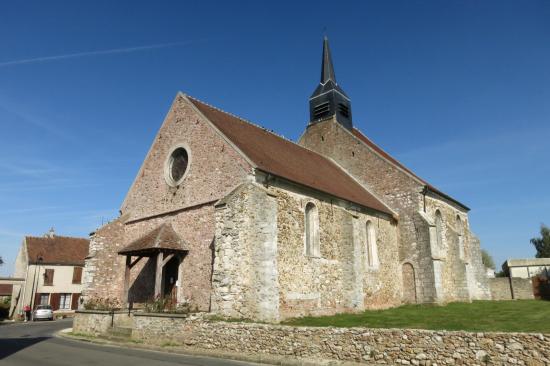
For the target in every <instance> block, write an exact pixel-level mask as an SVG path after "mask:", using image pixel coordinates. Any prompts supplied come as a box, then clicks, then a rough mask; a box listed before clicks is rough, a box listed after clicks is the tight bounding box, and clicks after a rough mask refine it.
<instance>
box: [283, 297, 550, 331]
mask: <svg viewBox="0 0 550 366" xmlns="http://www.w3.org/2000/svg"><path fill="white" fill-rule="evenodd" d="M283 324H288V325H301V326H317V327H326V326H334V327H369V328H415V329H435V330H466V331H475V332H488V331H494V332H540V333H550V301H539V300H515V301H474V302H472V303H459V302H457V303H451V304H448V305H445V306H437V305H405V306H401V307H398V308H393V309H387V310H371V311H365V312H363V313H359V314H338V315H334V316H323V317H304V318H296V319H290V320H287V321H285V322H284V323H283Z"/></svg>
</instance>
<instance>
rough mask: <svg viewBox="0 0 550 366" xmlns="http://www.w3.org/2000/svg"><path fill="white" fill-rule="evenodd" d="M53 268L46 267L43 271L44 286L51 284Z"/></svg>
mask: <svg viewBox="0 0 550 366" xmlns="http://www.w3.org/2000/svg"><path fill="white" fill-rule="evenodd" d="M53 274H54V271H53V269H51V268H49V269H46V271H45V272H44V286H53Z"/></svg>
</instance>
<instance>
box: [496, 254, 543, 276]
mask: <svg viewBox="0 0 550 366" xmlns="http://www.w3.org/2000/svg"><path fill="white" fill-rule="evenodd" d="M502 269H503V270H504V272H506V273H507V274H508V275H509V276H510V277H520V278H531V277H533V276H537V275H544V276H546V277H548V278H550V258H529V259H508V260H507V261H506V262H504V264H503V265H502Z"/></svg>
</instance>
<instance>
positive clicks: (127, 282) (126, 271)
mask: <svg viewBox="0 0 550 366" xmlns="http://www.w3.org/2000/svg"><path fill="white" fill-rule="evenodd" d="M131 262H132V256H131V255H127V256H126V266H125V268H124V294H123V295H122V296H123V297H122V301H124V303H125V304H126V307H128V288H129V286H130V268H132V267H131Z"/></svg>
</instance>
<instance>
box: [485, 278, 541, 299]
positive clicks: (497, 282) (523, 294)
mask: <svg viewBox="0 0 550 366" xmlns="http://www.w3.org/2000/svg"><path fill="white" fill-rule="evenodd" d="M489 286H490V288H491V296H492V299H493V300H514V299H515V300H529V299H534V298H535V297H534V294H533V283H532V282H531V279H530V278H514V277H512V278H509V277H497V278H489Z"/></svg>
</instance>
